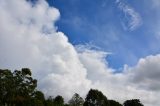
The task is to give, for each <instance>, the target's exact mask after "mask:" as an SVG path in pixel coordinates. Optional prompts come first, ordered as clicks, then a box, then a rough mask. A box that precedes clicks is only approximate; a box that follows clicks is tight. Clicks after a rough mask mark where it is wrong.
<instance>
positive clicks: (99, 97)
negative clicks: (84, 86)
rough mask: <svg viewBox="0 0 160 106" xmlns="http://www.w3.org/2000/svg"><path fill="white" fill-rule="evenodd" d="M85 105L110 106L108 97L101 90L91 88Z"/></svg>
mask: <svg viewBox="0 0 160 106" xmlns="http://www.w3.org/2000/svg"><path fill="white" fill-rule="evenodd" d="M84 106H108V101H107V97H106V96H105V95H103V93H102V92H101V91H98V90H95V89H91V90H90V91H89V92H88V94H87V97H86V99H85V102H84Z"/></svg>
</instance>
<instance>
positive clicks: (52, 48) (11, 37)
mask: <svg viewBox="0 0 160 106" xmlns="http://www.w3.org/2000/svg"><path fill="white" fill-rule="evenodd" d="M0 15H1V16H0V23H1V24H0V68H9V69H20V68H22V67H29V68H31V69H32V71H33V76H34V77H35V78H37V79H38V85H39V86H38V88H39V89H41V90H42V91H43V92H44V93H45V94H46V95H47V96H48V95H53V96H56V95H57V94H59V95H62V96H64V97H65V100H68V99H69V98H70V97H71V96H72V95H73V93H75V92H77V93H79V94H80V95H82V96H83V97H84V96H85V95H86V93H87V92H88V90H89V89H90V88H96V89H99V90H102V91H103V92H104V93H105V94H106V95H107V97H108V98H110V99H116V100H118V101H120V102H123V101H124V100H126V99H131V98H140V99H141V100H142V102H143V103H144V104H145V106H159V105H160V102H159V101H158V99H157V98H159V97H160V93H159V92H160V89H159V82H158V80H159V77H158V76H159V75H160V71H159V69H160V67H159V66H160V65H159V63H160V56H159V55H156V56H148V57H146V58H144V59H140V60H139V62H138V63H137V65H136V66H134V67H128V66H126V67H125V68H124V71H123V72H122V73H119V74H115V73H114V72H115V71H116V70H115V69H112V68H110V67H109V66H108V63H107V61H106V60H105V57H106V56H107V53H105V52H102V51H96V50H90V49H87V48H86V47H85V46H84V45H81V46H77V47H74V46H73V45H72V44H71V43H70V42H68V39H67V37H66V35H64V34H63V33H62V32H58V31H57V30H56V27H55V25H54V23H55V21H56V20H57V19H58V18H59V16H60V13H59V11H58V10H57V9H56V8H54V7H50V6H49V5H48V4H47V3H46V2H45V1H44V0H39V1H38V2H37V3H36V4H35V5H33V4H31V3H29V2H27V1H26V0H0Z"/></svg>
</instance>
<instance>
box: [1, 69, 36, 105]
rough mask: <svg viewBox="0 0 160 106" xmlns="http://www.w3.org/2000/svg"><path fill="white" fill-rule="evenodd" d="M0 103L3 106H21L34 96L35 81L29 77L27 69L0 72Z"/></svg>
mask: <svg viewBox="0 0 160 106" xmlns="http://www.w3.org/2000/svg"><path fill="white" fill-rule="evenodd" d="M0 86H1V87H0V94H1V97H0V103H1V104H3V105H7V106H8V105H15V106H23V105H25V104H28V103H29V101H30V99H31V98H32V97H33V96H34V92H35V88H36V87H37V80H35V79H33V78H32V77H31V71H30V69H28V68H22V69H21V70H20V71H19V70H15V71H14V72H13V73H12V72H11V70H8V69H5V70H2V69H1V70H0Z"/></svg>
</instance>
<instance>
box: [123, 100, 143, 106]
mask: <svg viewBox="0 0 160 106" xmlns="http://www.w3.org/2000/svg"><path fill="white" fill-rule="evenodd" d="M124 106H143V104H142V103H141V102H140V100H139V99H132V100H126V101H125V102H124Z"/></svg>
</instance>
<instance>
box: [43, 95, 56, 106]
mask: <svg viewBox="0 0 160 106" xmlns="http://www.w3.org/2000/svg"><path fill="white" fill-rule="evenodd" d="M45 106H54V98H53V97H52V96H49V97H48V99H47V100H46V101H45Z"/></svg>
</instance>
